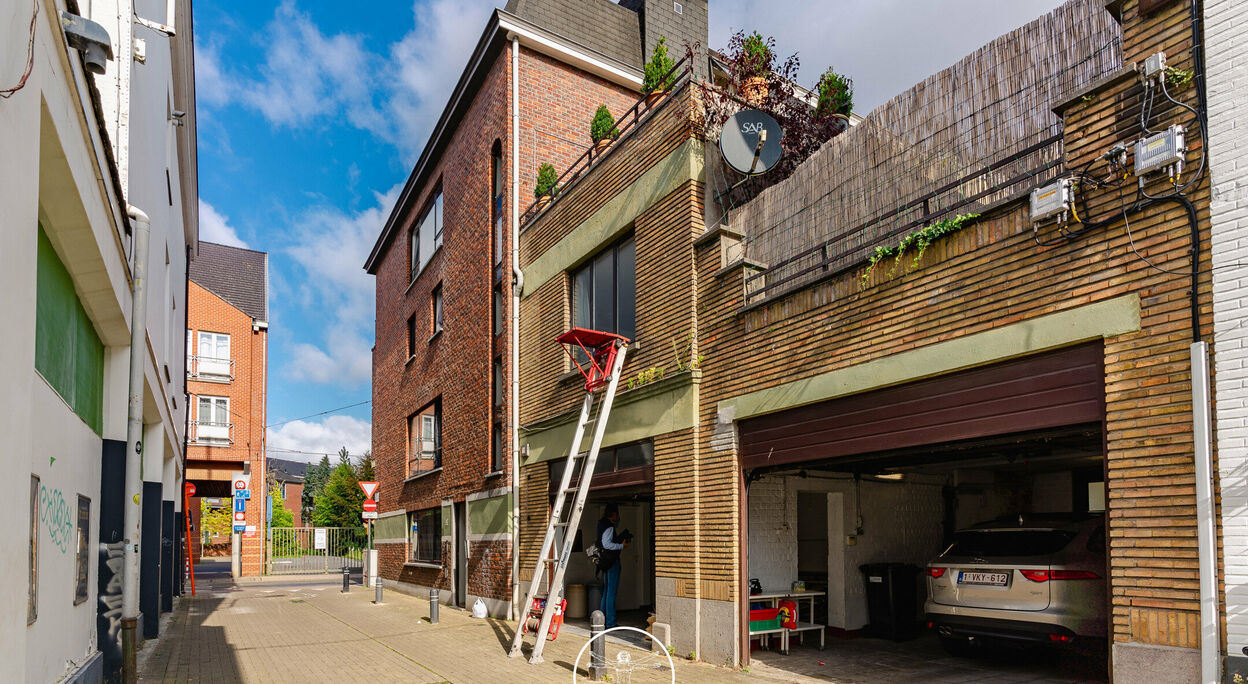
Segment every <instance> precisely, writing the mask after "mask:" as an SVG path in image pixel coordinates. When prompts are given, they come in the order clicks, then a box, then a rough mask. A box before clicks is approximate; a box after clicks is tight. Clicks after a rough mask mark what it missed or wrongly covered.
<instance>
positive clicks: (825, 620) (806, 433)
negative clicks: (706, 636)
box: [740, 344, 1109, 681]
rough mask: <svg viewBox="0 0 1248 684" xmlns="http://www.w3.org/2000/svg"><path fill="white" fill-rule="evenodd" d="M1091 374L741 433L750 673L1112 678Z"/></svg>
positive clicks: (961, 383) (888, 396) (1040, 363)
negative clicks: (958, 553)
mask: <svg viewBox="0 0 1248 684" xmlns="http://www.w3.org/2000/svg"><path fill="white" fill-rule="evenodd" d="M1102 358H1103V356H1102V350H1101V345H1100V344H1095V345H1085V346H1081V347H1075V348H1071V349H1066V350H1062V351H1059V352H1054V353H1049V354H1044V355H1038V356H1034V357H1027V358H1023V359H1018V360H1014V361H1010V362H1007V363H1003V364H998V365H995V366H988V367H984V368H979V369H975V370H971V371H965V372H962V373H957V374H952V375H948V376H943V377H940V378H934V379H931V380H926V381H922V382H918V383H912V384H909V385H904V386H898V387H892V388H888V389H885V390H879V391H876V392H871V393H868V394H864V395H858V396H853V397H847V398H844V399H838V400H834V401H830V402H825V403H823V404H816V405H812V406H805V407H801V408H799V409H794V410H791V411H786V412H782V413H777V414H772V415H768V416H763V417H760V418H757V419H751V420H747V421H743V422H742V423H741V425H740V435H741V443H742V448H741V453H742V465H743V468H744V473H745V478H746V482H747V493H746V511H745V514H746V530H747V535H746V539H745V542H744V547H745V548H744V549H743V552H744V554H745V557H746V558H747V563H746V576H745V577H743V582H746V583H748V584H747V586H749V587H750V593H751V599H750V602H749V604H748V606H747V609H748V610H750V611H751V612H750V614H748V615H743V623H745V624H749V625H750V630H749V634H748V639H749V648H750V649H751V652H752V654H751V657H752V661H753V662H752V667H753V668H758V669H759V671H760V672H765V671H766V670H768V669H775V670H780V671H782V672H781V673H777V674H780V675H781V676H783V673H787V674H788V675H809V676H813V677H817V678H825V679H826V678H828V677H832V678H833V679H838V680H839V679H846V680H859V679H861V680H868V681H869V680H871V678H872V677H877V678H878V677H879V676H880V667H881V664H882V663H886V664H887V667H888V671H889V672H890V675H896V676H897V677H905V678H912V677H937V678H941V677H946V678H947V677H949V676H954V678H955V679H956V678H959V677H965V678H967V679H968V680H969V679H972V678H984V677H994V676H1000V677H1008V676H1011V675H1012V674H1014V673H1022V672H1027V673H1035V672H1037V671H1040V672H1044V673H1046V675H1047V676H1049V677H1052V678H1054V679H1055V680H1057V681H1062V680H1070V681H1089V680H1091V681H1096V680H1104V679H1106V678H1107V666H1106V658H1107V655H1106V654H1107V650H1108V649H1107V648H1106V642H1105V639H1106V634H1107V631H1106V625H1107V620H1106V619H1105V616H1107V615H1108V598H1107V596H1108V582H1109V580H1108V578H1109V573H1108V570H1107V560H1106V556H1105V548H1104V532H1103V530H1104V519H1103V516H1104V514H1105V509H1106V496H1105V487H1104V482H1105V456H1104V437H1103V429H1102V425H1103V422H1102V421H1103V414H1104V408H1103V396H1104V380H1103V373H1102V370H1101V368H1102ZM1033 528H1034V529H1033ZM1035 530H1039V531H1038V532H1036V531H1035ZM975 531H978V532H982V533H984V534H996V533H1004V534H997V536H983V535H981V536H972V537H967V536H966V535H969V534H972V533H973V532H975ZM1098 534H1099V535H1100V536H1099V537H1097V535H1098ZM1011 535H1012V536H1011ZM1044 535H1048V536H1047V537H1046V539H1049V542H1048V544H1047V546H1046V544H1043V543H1040V541H1038V540H1039V539H1040V537H1041V536H1044ZM1098 538H1099V546H1098V544H1097V539H1098ZM984 539H990V540H992V541H991V543H988V544H979V545H978V546H976V545H975V544H972V543H971V542H972V541H974V542H980V541H982V540H984ZM1020 539H1021V541H1019V540H1020ZM959 540H962V543H961V544H960V545H959V543H956V542H959ZM1010 540H1014V544H1013V546H1011V544H1010ZM1054 540H1056V541H1054ZM1055 545H1056V548H1050V547H1054V546H1055ZM959 548H961V549H964V550H965V549H970V551H967V552H966V553H968V554H969V556H965V557H961V558H959V559H952V557H950V556H947V555H946V556H942V553H944V552H946V551H947V550H952V549H959ZM1076 551H1078V553H1076ZM942 558H944V559H945V560H939V559H942ZM1041 562H1043V570H1044V572H1045V573H1049V574H1041V573H1040V569H1041V566H1040V565H1038V563H1041ZM1028 563H1030V565H1029V564H1028ZM1063 563H1068V564H1073V565H1062V564H1063ZM1089 564H1091V565H1089ZM1075 565H1078V567H1077V568H1076V567H1074V566H1075ZM1051 568H1052V569H1053V570H1057V569H1061V574H1057V573H1056V572H1054V571H1053V570H1051ZM1089 568H1090V569H1089ZM1075 570H1078V571H1079V572H1081V573H1084V574H1079V575H1076V574H1071V573H1073V572H1074V571H1075ZM1023 572H1026V573H1028V574H1026V575H1024V574H1022V573H1023ZM936 573H939V576H933V575H934V574H936ZM1076 576H1078V577H1088V578H1089V579H1086V580H1078V581H1076V580H1070V579H1067V578H1071V577H1076ZM1057 578H1061V579H1060V580H1059V579H1057ZM1041 594H1043V597H1042V596H1041ZM1072 603H1075V604H1077V605H1071V604H1072ZM1040 604H1044V605H1040ZM776 609H780V610H778V611H777V615H776V616H773V615H772V612H773V611H776ZM968 615H969V616H970V618H968V619H967V620H966V621H965V622H963V621H962V620H963V619H964V618H965V616H968ZM773 617H774V618H778V619H779V620H780V623H777V622H776V621H774V620H770V619H769V618H773ZM942 634H943V636H942ZM744 636H746V635H745V634H743V637H744ZM821 646H822V647H823V648H821ZM786 647H787V651H788V655H782V654H783V652H784V651H785V650H786Z"/></svg>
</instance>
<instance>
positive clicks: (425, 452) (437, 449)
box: [407, 399, 442, 477]
mask: <svg viewBox="0 0 1248 684" xmlns="http://www.w3.org/2000/svg"><path fill="white" fill-rule="evenodd" d="M407 435H408V446H407V474H408V476H409V477H410V476H412V475H419V474H421V473H427V472H430V471H432V470H437V469H438V468H441V467H442V400H441V399H438V400H436V401H434V402H433V403H432V404H430V405H428V406H426V407H425V408H423V409H421V410H420V411H419V412H417V413H413V414H412V415H411V416H409V417H408V419H407Z"/></svg>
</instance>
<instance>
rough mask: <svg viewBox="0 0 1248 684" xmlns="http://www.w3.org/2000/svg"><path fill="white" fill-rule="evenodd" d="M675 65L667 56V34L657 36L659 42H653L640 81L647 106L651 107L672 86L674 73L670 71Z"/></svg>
mask: <svg viewBox="0 0 1248 684" xmlns="http://www.w3.org/2000/svg"><path fill="white" fill-rule="evenodd" d="M675 66H676V65H675V63H673V62H672V60H671V58H670V57H668V56H667V36H659V42H657V43H655V44H654V51H653V52H652V53H650V61H648V62H646V66H645V77H644V78H643V79H642V81H641V90H642V92H644V93H645V94H646V107H647V108H649V107H653V106H654V105H655V104H657V103H658V101H659V100H661V99H663V94H664V93H666V92H667V89H668V88H670V87H671V86H672V81H674V80H676V75H675V74H672V73H671V71H672V69H673V68H675Z"/></svg>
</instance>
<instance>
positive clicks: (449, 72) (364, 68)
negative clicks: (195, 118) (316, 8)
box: [195, 0, 496, 161]
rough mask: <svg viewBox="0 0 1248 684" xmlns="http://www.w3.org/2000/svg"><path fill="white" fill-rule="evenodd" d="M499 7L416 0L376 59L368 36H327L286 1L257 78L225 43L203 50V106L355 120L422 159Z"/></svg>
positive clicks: (295, 123) (286, 120)
mask: <svg viewBox="0 0 1248 684" xmlns="http://www.w3.org/2000/svg"><path fill="white" fill-rule="evenodd" d="M495 6H496V3H495V2H492V1H491V0H463V1H460V0H416V1H415V2H413V4H412V18H413V28H412V29H411V31H409V32H408V33H407V34H405V35H404V36H403V37H402V38H400V39H399V40H398V41H396V42H394V43H391V44H390V45H389V46H385V47H383V48H382V49H380V50H377V51H376V52H373V51H370V50H369V49H368V47H367V46H366V43H365V39H364V37H363V36H359V35H354V34H348V33H326V32H322V31H321V29H320V27H318V26H317V25H316V23H315V22H314V21H313V20H312V18H311V17H310V16H309V15H308V14H306V13H304V12H301V11H299V9H298V8H296V7H295V5H294V3H293V2H291V1H290V0H285V1H284V2H282V4H280V5H279V6H278V8H277V10H276V11H275V12H274V15H273V20H272V21H271V22H269V23H268V24H267V25H266V26H265V28H264V32H263V38H264V42H265V52H264V62H263V63H262V64H261V65H260V66H259V67H258V68H257V69H256V70H255V73H252V74H248V73H244V72H242V71H240V70H231V69H228V68H227V66H226V65H223V64H222V61H221V57H220V50H219V46H218V44H217V43H213V42H210V41H205V43H204V46H203V47H201V48H197V50H196V60H195V65H196V84H197V89H200V90H202V91H203V95H202V96H201V98H200V99H201V103H202V104H206V105H208V106H210V107H216V108H219V107H224V106H226V105H228V104H231V103H238V104H241V105H243V106H246V107H248V108H250V109H253V110H255V111H257V112H259V113H260V114H261V115H263V116H264V118H265V119H266V120H267V121H268V122H269V123H271V124H273V125H274V126H278V127H290V128H301V127H307V126H311V125H315V124H319V123H323V122H329V123H330V124H331V125H332V124H336V123H337V122H338V121H340V120H342V119H344V118H345V120H346V122H347V123H349V124H350V125H352V126H354V127H356V128H358V129H360V130H365V131H369V132H370V133H372V134H374V135H375V136H377V137H378V138H379V139H380V140H383V141H385V142H387V143H389V144H391V145H394V146H395V147H397V148H398V149H399V151H400V152H401V153H402V154H403V156H404V158H405V159H407V160H408V161H413V160H414V158H415V156H416V155H417V154H418V153H419V151H420V149H421V147H422V146H423V145H424V143H425V140H426V138H427V137H428V135H429V132H430V130H431V129H432V127H433V123H434V122H435V121H436V120H437V117H438V116H439V115H440V114H441V112H442V109H443V108H444V107H445V106H446V102H447V99H448V98H449V97H450V94H451V89H452V88H453V87H454V85H455V83H456V81H457V80H458V78H459V75H460V72H461V71H462V70H463V65H464V64H465V63H466V62H467V59H468V57H469V55H470V53H471V51H472V49H473V48H474V47H475V45H476V41H477V38H478V37H479V36H480V32H481V29H482V27H483V26H484V25H485V20H486V17H487V16H488V15H489V12H490V11H492V10H493V9H494V7H495Z"/></svg>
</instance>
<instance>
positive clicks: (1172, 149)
mask: <svg viewBox="0 0 1248 684" xmlns="http://www.w3.org/2000/svg"><path fill="white" fill-rule="evenodd" d="M1186 132H1187V131H1186V129H1184V128H1183V127H1182V126H1180V125H1178V124H1175V125H1173V126H1171V127H1170V128H1167V129H1166V130H1164V131H1162V132H1160V133H1155V134H1153V135H1150V136H1148V137H1147V138H1144V139H1142V140H1139V141H1136V143H1135V175H1137V176H1143V175H1144V174H1147V173H1152V172H1153V171H1157V170H1159V169H1163V168H1165V167H1167V166H1170V165H1177V166H1179V167H1182V165H1183V155H1184V154H1186V153H1187V144H1186V142H1185V141H1184V135H1185V134H1186Z"/></svg>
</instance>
